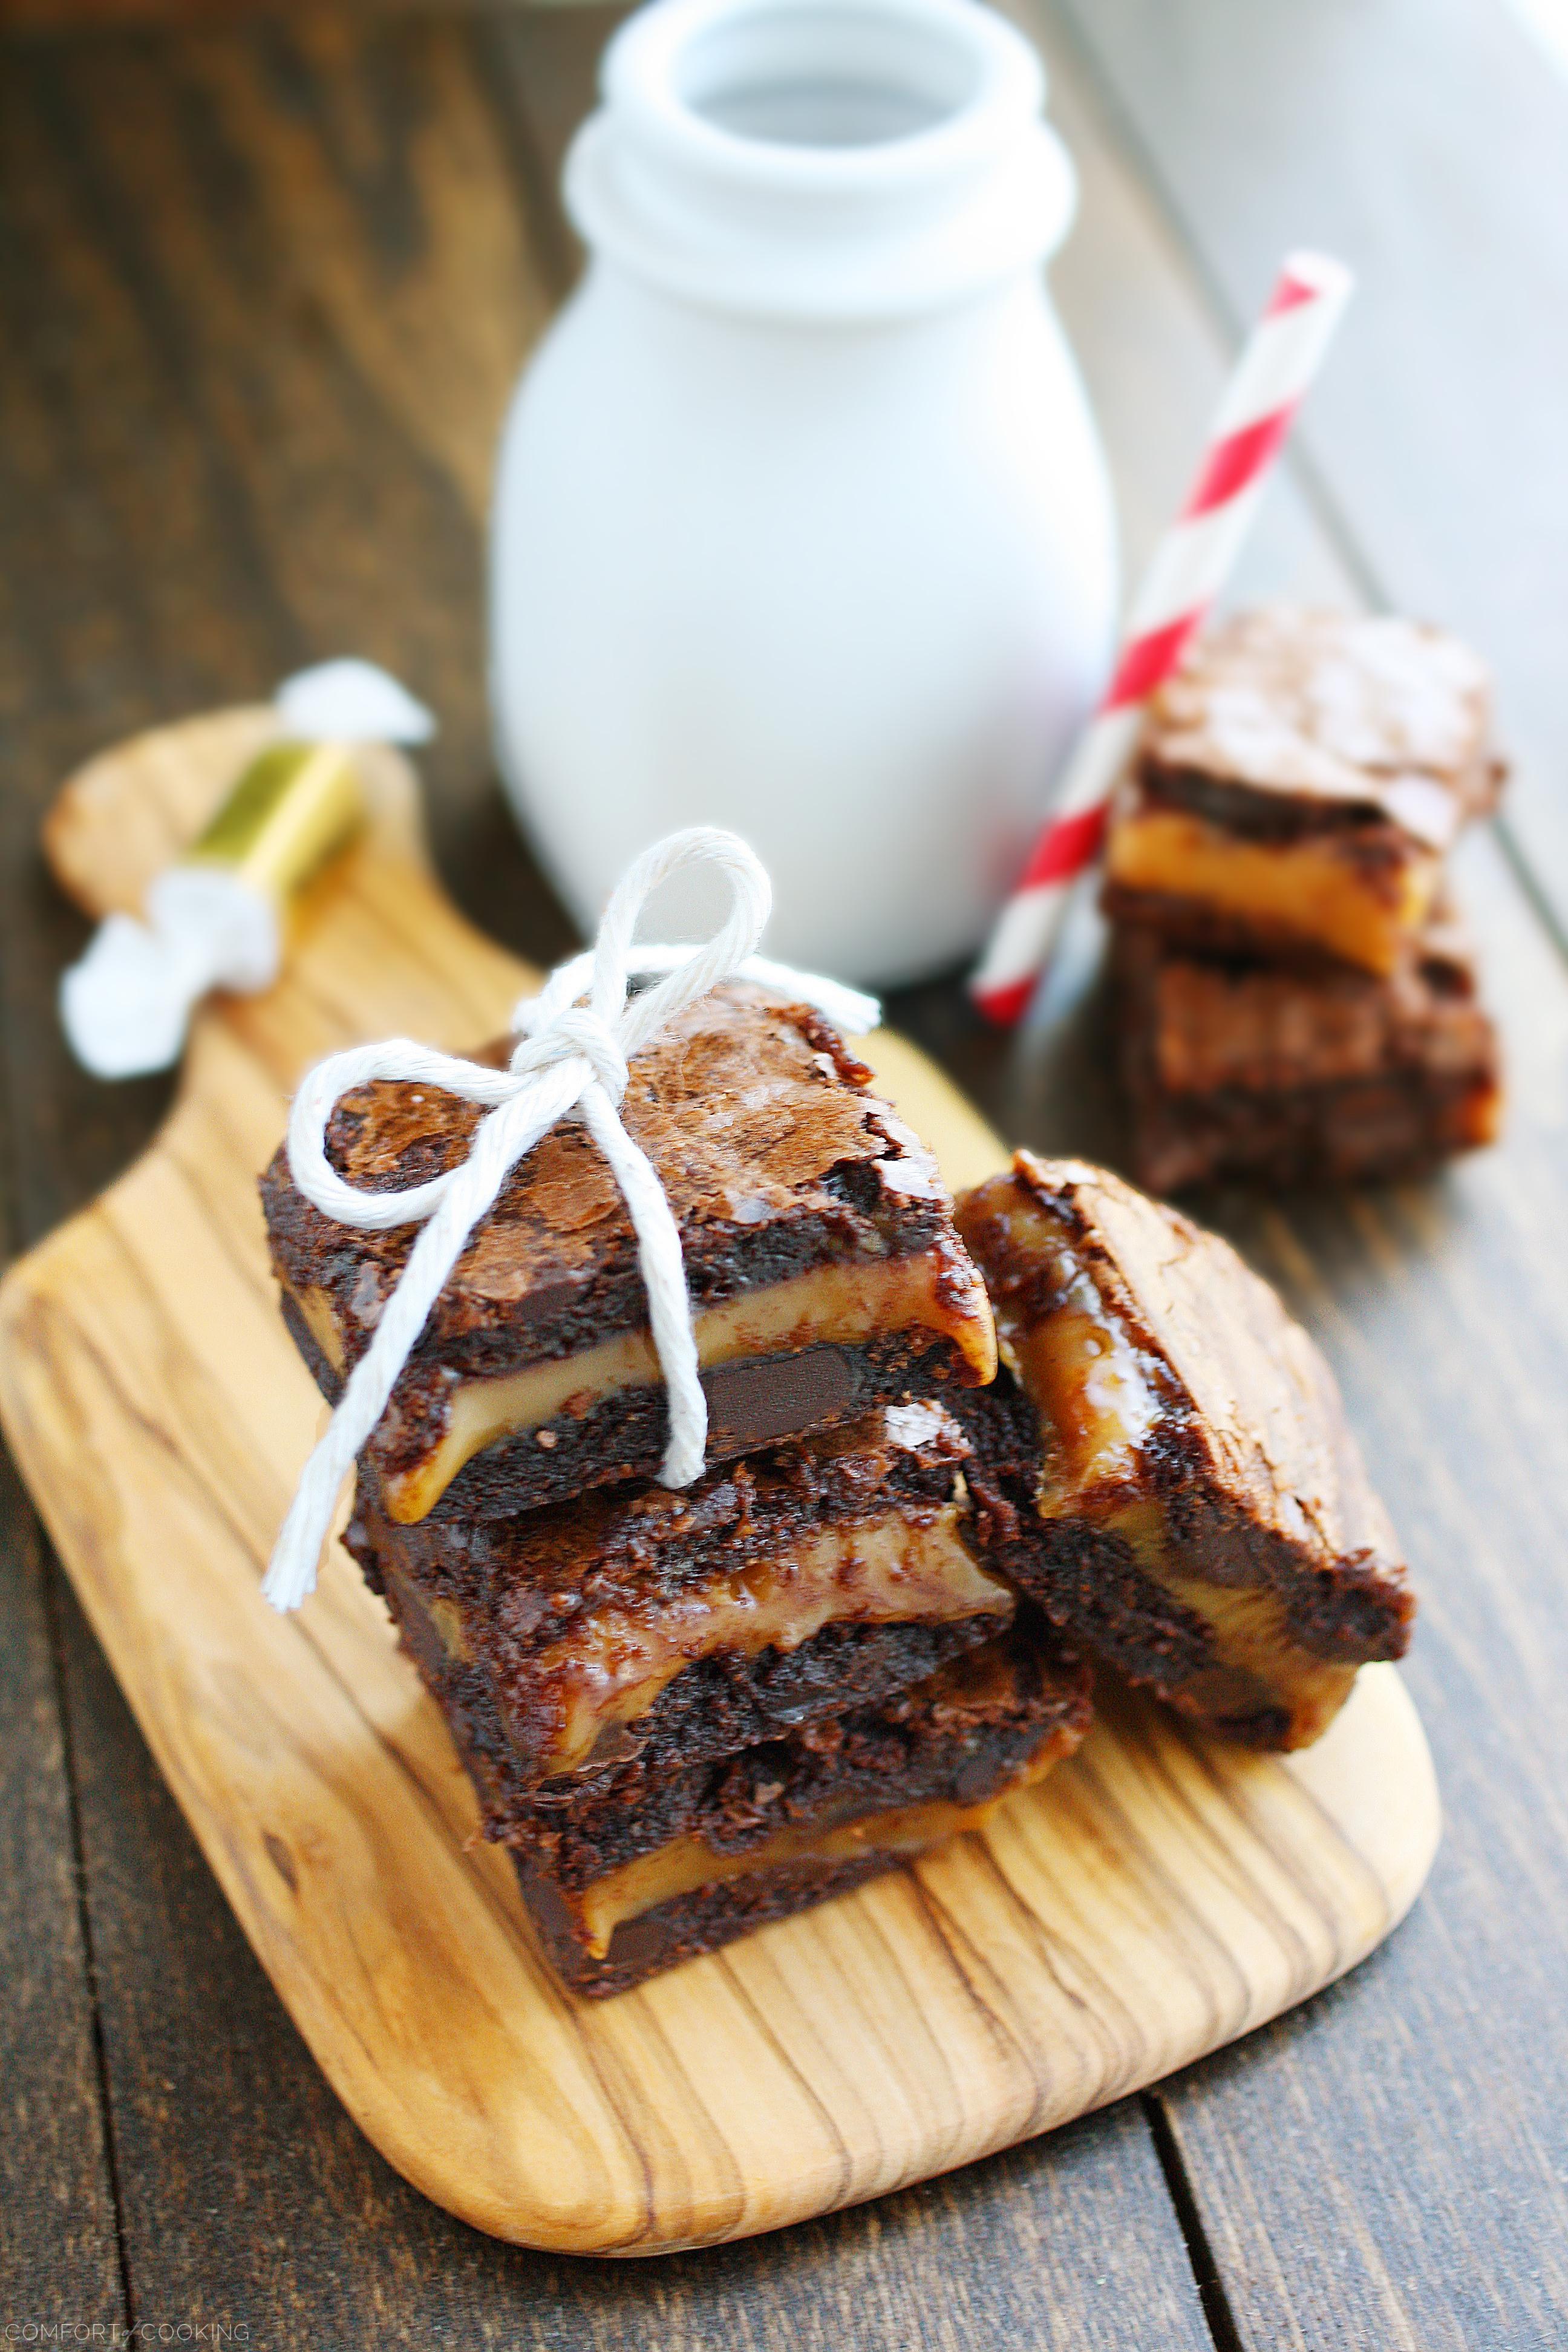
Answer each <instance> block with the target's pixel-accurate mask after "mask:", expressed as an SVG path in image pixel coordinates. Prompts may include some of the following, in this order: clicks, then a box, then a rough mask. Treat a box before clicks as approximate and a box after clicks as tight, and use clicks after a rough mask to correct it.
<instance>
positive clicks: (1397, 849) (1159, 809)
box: [1105, 796, 1442, 973]
mask: <svg viewBox="0 0 1568 2352" xmlns="http://www.w3.org/2000/svg"><path fill="white" fill-rule="evenodd" d="M1382 846H1383V848H1384V853H1385V854H1384V856H1381V857H1379V858H1377V859H1375V860H1374V859H1372V858H1369V857H1368V856H1367V855H1366V854H1365V853H1366V845H1365V844H1364V843H1363V842H1360V841H1358V840H1356V839H1355V838H1354V837H1353V836H1347V835H1341V834H1338V833H1321V834H1307V835H1302V836H1301V837H1300V838H1299V839H1294V840H1286V841H1257V840H1249V839H1247V838H1246V837H1245V836H1244V835H1238V834H1236V833H1233V832H1231V831H1228V830H1227V829H1226V827H1224V826H1222V825H1219V824H1214V823H1213V822H1212V821H1211V820H1210V819H1208V818H1206V817H1201V816H1194V815H1193V814H1191V812H1190V811H1187V810H1184V809H1173V808H1166V807H1163V806H1161V805H1159V804H1158V803H1152V802H1150V801H1148V800H1147V799H1144V798H1142V797H1137V796H1132V797H1129V798H1127V799H1125V800H1124V801H1123V802H1122V803H1121V807H1120V809H1119V811H1118V814H1116V816H1115V818H1114V819H1113V821H1112V824H1111V827H1110V838H1109V841H1108V843H1107V847H1106V860H1105V874H1106V902H1107V906H1108V908H1110V911H1111V912H1112V913H1113V914H1115V915H1117V916H1118V917H1120V918H1121V919H1127V920H1134V919H1138V918H1139V917H1140V916H1143V917H1145V918H1147V919H1150V920H1152V921H1153V922H1154V923H1156V924H1157V925H1158V926H1159V927H1161V928H1163V929H1166V930H1167V931H1173V932H1175V933H1177V934H1178V935H1180V936H1183V937H1186V938H1189V939H1194V938H1195V940H1201V941H1204V942H1213V943H1215V944H1218V945H1228V944H1236V945H1254V946H1257V947H1258V948H1259V949H1261V950H1269V949H1277V948H1278V947H1279V945H1280V944H1281V943H1283V944H1284V945H1285V946H1287V947H1289V948H1294V949H1297V950H1311V951H1318V952H1321V953H1322V954H1323V955H1325V956H1337V957H1339V958H1341V959H1342V961H1345V962H1346V963H1351V964H1355V965H1357V966H1359V967H1360V968H1361V969H1363V971H1372V972H1379V973H1386V972H1391V971H1394V970H1395V969H1396V968H1397V966H1398V964H1399V961H1400V959H1401V957H1402V956H1403V955H1404V954H1405V952H1406V950H1407V949H1408V946H1409V943H1410V941H1411V940H1412V939H1413V938H1414V936H1415V934H1416V933H1417V932H1418V931H1419V930H1420V929H1421V926H1422V925H1423V923H1425V921H1426V918H1427V916H1428V915H1429V914H1430V912H1431V909H1432V906H1433V902H1434V900H1435V899H1436V895H1437V891H1438V888H1439V887H1440V884H1441V880H1442V861H1441V859H1440V858H1439V857H1438V856H1436V855H1435V853H1433V852H1432V851H1430V850H1427V849H1423V848H1420V847H1419V846H1417V845H1415V843H1414V842H1405V841H1403V840H1401V839H1400V838H1399V837H1398V836H1397V835H1393V836H1390V837H1388V838H1386V839H1385V840H1384V843H1383V844H1382Z"/></svg>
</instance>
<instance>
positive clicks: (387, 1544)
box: [350, 1402, 1014, 1787]
mask: <svg viewBox="0 0 1568 2352" xmlns="http://www.w3.org/2000/svg"><path fill="white" fill-rule="evenodd" d="M967 1452H968V1448H967V1445H966V1444H965V1442H964V1440H963V1436H962V1433H960V1431H959V1429H958V1427H957V1425H956V1423H954V1422H953V1420H952V1416H951V1414H950V1413H949V1412H946V1411H945V1410H944V1409H943V1408H942V1406H941V1405H938V1404H933V1403H930V1402H914V1403H910V1404H905V1405H898V1406H888V1407H884V1408H881V1409H880V1410H879V1411H878V1412H875V1413H872V1414H869V1415H868V1416H867V1418H866V1419H865V1420H864V1421H863V1422H860V1423H855V1424H853V1425H852V1426H850V1427H849V1428H847V1429H841V1430H835V1431H828V1432H825V1433H820V1434H819V1435H817V1436H815V1437H811V1438H805V1439H798V1440H795V1441H793V1442H792V1443H791V1444H786V1445H784V1446H780V1447H777V1448H774V1449H772V1450H771V1451H769V1452H767V1453H765V1454H761V1455H759V1456H754V1457H753V1458H752V1460H750V1461H748V1462H745V1463H741V1464H737V1465H734V1467H733V1468H731V1469H730V1470H727V1471H710V1472H709V1473H708V1474H707V1475H706V1476H705V1477H703V1478H702V1479H700V1480H699V1481H698V1483H697V1485H696V1486H691V1487H689V1488H687V1489H685V1490H684V1491H683V1492H681V1493H679V1494H672V1493H669V1492H668V1491H667V1490H666V1489H664V1488H662V1487H658V1486H653V1487H641V1488H636V1489H626V1488H621V1487H611V1488H605V1489H601V1490H600V1491H599V1492H598V1493H596V1494H595V1495H591V1496H584V1497H582V1498H581V1499H579V1500H578V1501H576V1502H574V1503H570V1504H564V1505H560V1506H557V1507H554V1508H553V1509H550V1510H545V1511H538V1512H529V1513H525V1514H523V1515H521V1517H518V1518H516V1519H512V1520H509V1521H487V1522H479V1523H475V1524H471V1525H469V1526H468V1527H456V1526H447V1525H444V1524H442V1523H440V1522H426V1524H424V1525H423V1526H420V1527H416V1528H409V1527H403V1526H399V1525H398V1524H397V1523H395V1522H394V1521H392V1520H390V1519H388V1518H386V1517H384V1516H383V1515H382V1514H381V1512H380V1511H379V1510H378V1509H377V1508H376V1506H375V1503H374V1498H373V1497H372V1496H370V1495H369V1494H368V1493H367V1492H362V1495H361V1497H360V1507H359V1513H358V1516H357V1518H356V1521H355V1525H354V1527H353V1529H352V1530H351V1536H350V1540H351V1544H352V1546H353V1549H354V1550H355V1552H356V1554H357V1555H358V1556H359V1557H360V1558H361V1559H362V1560H363V1562H364V1564H365V1566H366V1570H367V1573H369V1574H370V1575H371V1577H372V1579H373V1580H374V1581H377V1582H379V1583H381V1584H382V1585H383V1586H384V1587H385V1588H386V1589H387V1590H388V1591H389V1593H390V1596H391V1597H392V1599H393V1601H394V1604H395V1608H396V1610H397V1612H398V1615H399V1617H400V1619H401V1620H402V1621H403V1622H404V1623H405V1628H407V1629H409V1631H410V1639H411V1642H412V1643H413V1645H414V1646H415V1649H416V1654H421V1637H420V1635H419V1631H418V1627H417V1625H416V1623H415V1622H414V1621H415V1620H416V1618H417V1617H421V1616H422V1617H424V1618H426V1619H427V1620H428V1622H429V1624H430V1626H431V1627H432V1629H433V1631H434V1633H435V1634H436V1635H437V1637H438V1641H439V1643H440V1645H441V1649H442V1651H443V1655H442V1656H441V1657H439V1658H428V1659H427V1658H425V1657H424V1656H423V1655H422V1656H421V1663H422V1664H425V1665H426V1670H427V1673H428V1674H429V1676H430V1678H431V1679H432V1682H433V1686H434V1687H436V1688H437V1696H441V1697H442V1698H443V1703H446V1700H447V1696H448V1695H449V1696H451V1698H452V1700H453V1701H454V1703H458V1704H461V1705H463V1706H466V1707H467V1708H468V1711H469V1712H470V1714H475V1713H476V1712H478V1713H482V1714H483V1715H484V1716H485V1717H486V1718H487V1719H491V1718H493V1721H494V1723H495V1725H496V1727H497V1729H496V1735H495V1740H494V1741H492V1743H491V1744H492V1745H493V1744H496V1742H498V1741H499V1742H500V1743H501V1744H503V1745H504V1747H505V1748H506V1749H507V1750H508V1751H509V1760H508V1772H509V1777H510V1779H511V1780H513V1781H514V1782H515V1783H516V1784H517V1785H518V1786H520V1787H521V1786H527V1785H531V1784H533V1783H536V1782H538V1781H540V1780H547V1779H551V1778H552V1777H554V1776H557V1775H561V1774H567V1773H574V1772H580V1771H583V1770H584V1769H592V1770H597V1769H600V1768H601V1767H602V1766H604V1765H605V1764H606V1763H609V1762H611V1761H614V1760H617V1759H624V1758H626V1757H627V1756H633V1755H643V1754H646V1755H647V1756H648V1757H649V1758H650V1759H658V1758H659V1757H660V1756H668V1758H669V1759H671V1760H673V1761H676V1762H679V1761H681V1760H683V1759H684V1760H691V1759H695V1758H697V1757H700V1756H702V1755H704V1754H717V1753H721V1752H723V1750H724V1748H725V1747H726V1746H736V1745H742V1744H744V1743H745V1742H746V1741H747V1740H748V1739H756V1738H767V1737H768V1736H770V1733H771V1732H775V1731H776V1730H777V1729H778V1728H779V1727H780V1725H781V1723H791V1722H794V1723H799V1722H804V1721H805V1720H807V1719H809V1718H810V1717H812V1716H814V1715H816V1714H818V1713H823V1712H832V1711H835V1710H836V1709H841V1708H842V1707H843V1706H846V1705H848V1704H853V1703H855V1702H856V1701H857V1700H862V1701H863V1700H864V1698H866V1697H867V1696H878V1695H879V1694H880V1692H881V1691H882V1690H884V1689H886V1688H888V1687H890V1685H889V1679H888V1677H889V1675H895V1676H896V1675H897V1674H898V1672H899V1670H900V1667H902V1668H904V1669H905V1678H906V1679H907V1678H909V1677H910V1674H912V1675H916V1676H918V1675H921V1674H922V1673H924V1672H928V1671H930V1669H931V1667H932V1666H934V1665H936V1664H939V1663H940V1662H941V1659H942V1658H943V1657H945V1656H948V1655H951V1654H953V1653H954V1652H955V1651H957V1650H959V1649H962V1648H963V1647H965V1646H968V1645H970V1644H972V1643H976V1642H979V1641H983V1640H984V1639H985V1638H986V1637H987V1635H989V1634H991V1633H994V1632H995V1631H996V1629H997V1627H998V1625H999V1624H1005V1622H1007V1621H1008V1620H1009V1619H1010V1618H1011V1616H1012V1613H1013V1608H1014V1600H1013V1595H1012V1592H1011V1591H1010V1590H1009V1588H1008V1587H1007V1586H1006V1585H1005V1584H1004V1583H1003V1582H1002V1581H1001V1580H999V1579H998V1578H996V1577H995V1576H994V1575H992V1574H990V1573H989V1572H988V1571H987V1570H986V1569H985V1568H984V1565H982V1564H980V1563H979V1562H978V1561H977V1559H976V1556H975V1549H974V1538H973V1529H972V1528H971V1525H970V1518H971V1514H970V1510H969V1506H968V1498H967V1494H966V1490H965V1487H964V1484H963V1462H964V1460H965V1459H966V1457H967ZM877 1629H881V1631H882V1632H883V1633H885V1634H886V1635H887V1636H888V1638H887V1639H886V1640H885V1641H883V1642H881V1643H875V1642H872V1641H871V1640H870V1639H869V1638H868V1637H869V1636H870V1635H871V1634H872V1633H874V1632H875V1631H876V1630H877ZM856 1633H858V1635H859V1636H860V1637H861V1638H860V1639H859V1640H858V1641H857V1640H851V1639H850V1638H849V1637H850V1636H851V1635H852V1634H856ZM933 1651H934V1654H932V1653H933Z"/></svg>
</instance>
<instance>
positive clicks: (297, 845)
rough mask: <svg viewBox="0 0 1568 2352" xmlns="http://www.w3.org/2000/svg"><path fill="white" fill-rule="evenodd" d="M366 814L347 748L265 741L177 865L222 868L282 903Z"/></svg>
mask: <svg viewBox="0 0 1568 2352" xmlns="http://www.w3.org/2000/svg"><path fill="white" fill-rule="evenodd" d="M364 814H365V801H364V786H363V782H361V780H360V775H359V771H358V769H357V768H356V767H355V765H354V761H353V753H352V751H350V749H349V748H348V747H346V746H345V745H343V744H341V743H290V742H283V743H273V744H269V745H268V749H267V750H266V751H260V752H258V754H257V756H256V758H255V759H254V760H252V761H251V762H250V764H249V766H248V767H247V769H246V770H245V772H244V773H243V774H242V775H241V776H240V778H239V781H238V782H237V784H236V785H235V787H234V790H233V791H232V792H231V793H229V795H228V798H227V799H226V801H225V802H224V803H223V806H222V807H221V808H220V809H219V810H218V812H217V814H216V816H214V817H213V818H212V820H211V821H210V823H209V824H207V826H206V828H205V832H203V833H202V835H200V837H199V838H198V839H197V841H196V842H195V844H194V845H193V846H192V847H191V848H190V849H189V850H188V851H187V852H186V853H185V856H184V857H183V858H182V859H181V861H180V862H181V864H182V865H189V866H225V867H226V868H227V870H228V871H229V872H230V873H233V874H236V875H237V876H238V877H240V879H241V880H242V881H245V882H247V883H248V884H249V885H250V886H251V887H252V888H253V889H256V890H259V891H261V892H263V893H264V894H265V895H266V896H267V897H268V898H274V899H276V900H277V901H278V903H279V905H282V904H284V903H286V901H287V900H288V899H289V898H290V897H291V896H292V895H293V893H294V892H295V891H296V890H298V889H299V888H300V885H301V884H302V883H304V882H307V881H308V880H309V879H310V876H311V875H312V874H313V873H314V872H315V871H316V868H317V867H318V866H320V865H321V863H322V861H323V859H325V858H328V857H330V856H331V854H332V852H333V850H335V849H341V848H342V845H343V844H344V843H345V842H346V841H347V840H348V839H349V837H350V835H352V834H353V833H354V832H356V831H357V829H358V827H359V826H360V825H361V824H363V820H364Z"/></svg>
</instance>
